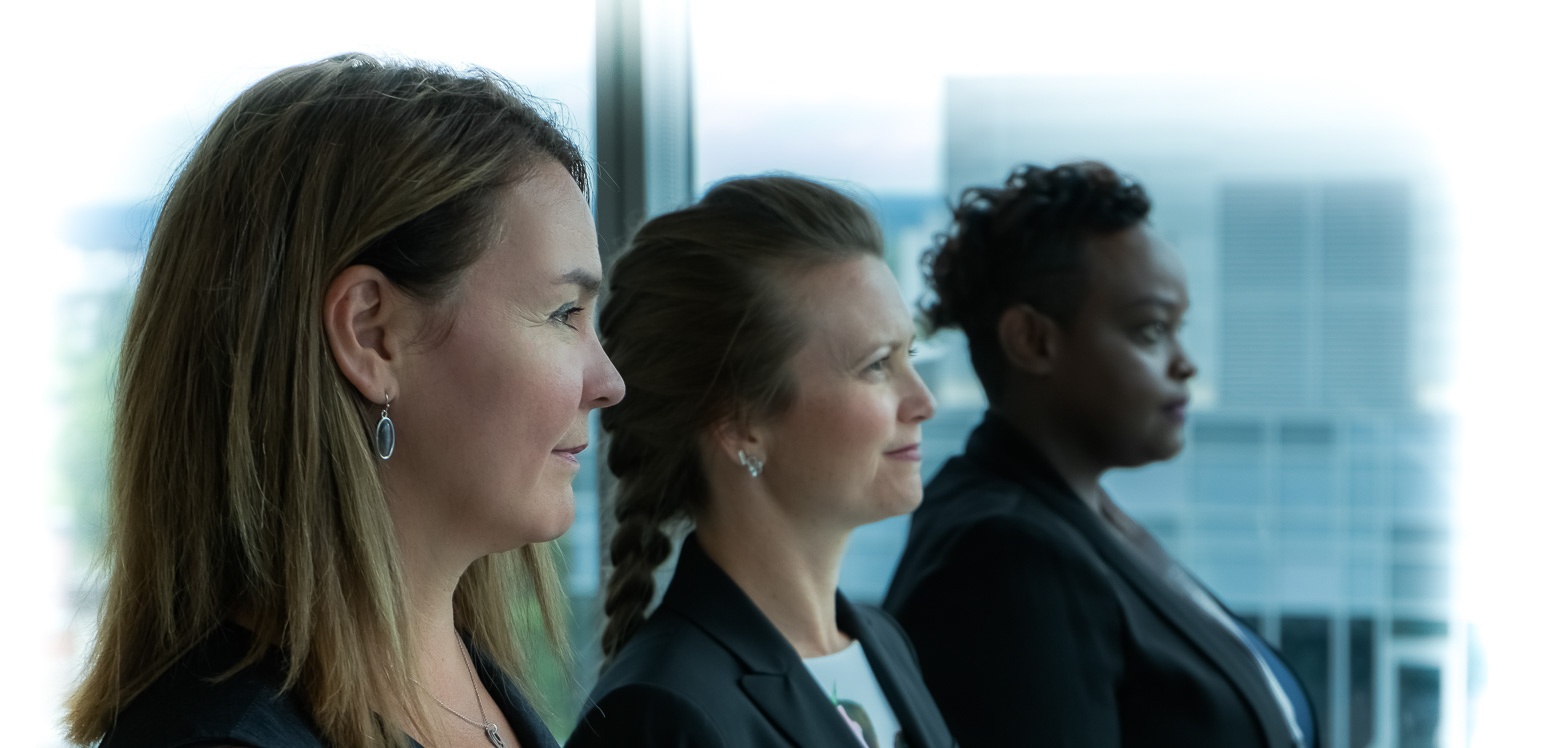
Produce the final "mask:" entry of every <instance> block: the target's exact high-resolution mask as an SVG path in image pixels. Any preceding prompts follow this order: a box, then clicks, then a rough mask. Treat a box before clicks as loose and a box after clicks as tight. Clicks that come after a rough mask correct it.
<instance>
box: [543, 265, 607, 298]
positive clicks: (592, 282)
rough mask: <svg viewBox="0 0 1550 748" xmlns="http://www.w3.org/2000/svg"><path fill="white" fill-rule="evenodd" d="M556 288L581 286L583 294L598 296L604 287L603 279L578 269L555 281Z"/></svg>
mask: <svg viewBox="0 0 1550 748" xmlns="http://www.w3.org/2000/svg"><path fill="white" fill-rule="evenodd" d="M554 285H556V286H579V287H580V288H581V292H582V293H583V294H588V295H591V294H596V293H597V292H598V290H599V289H601V288H602V287H603V279H602V278H599V277H597V275H595V274H593V273H591V272H588V271H586V270H582V269H580V268H577V269H575V270H572V271H570V272H569V273H566V274H564V275H562V276H560V277H559V278H557V279H555V281H554Z"/></svg>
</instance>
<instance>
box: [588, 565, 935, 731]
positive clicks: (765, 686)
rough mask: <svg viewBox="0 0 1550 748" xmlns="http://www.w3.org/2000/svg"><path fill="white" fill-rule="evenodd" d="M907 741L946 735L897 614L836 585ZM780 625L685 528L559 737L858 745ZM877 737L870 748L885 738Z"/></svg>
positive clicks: (840, 606) (843, 611)
mask: <svg viewBox="0 0 1550 748" xmlns="http://www.w3.org/2000/svg"><path fill="white" fill-rule="evenodd" d="M835 603H836V610H835V612H836V617H837V618H838V623H839V627H840V630H842V631H844V632H845V633H847V634H849V635H850V636H851V637H852V638H854V639H856V640H857V641H859V642H861V646H862V649H863V651H864V652H865V653H866V656H867V659H868V660H869V661H870V662H871V665H872V670H873V674H874V675H876V677H877V683H878V685H879V686H880V687H881V688H882V691H883V694H884V695H885V696H886V697H887V698H888V704H889V706H891V707H892V708H893V711H894V715H895V716H896V717H897V718H898V721H899V727H900V728H901V730H902V731H903V737H904V738H905V740H907V741H908V742H907V743H906V744H907V745H909V746H911V747H912V748H947V747H948V746H953V745H956V744H955V743H954V742H953V739H952V736H951V735H949V734H948V732H947V726H946V725H945V724H944V723H943V722H942V716H941V714H940V713H938V712H937V709H936V705H935V704H933V703H932V701H931V696H930V694H929V693H928V692H927V691H926V686H925V684H924V683H922V682H921V679H920V668H919V665H918V663H917V662H916V660H915V653H914V651H913V650H912V649H911V648H910V644H909V641H908V640H907V639H906V638H905V637H904V633H903V632H902V631H901V630H900V629H899V625H898V624H897V623H895V622H894V621H893V619H891V618H889V617H888V615H887V614H885V613H883V612H882V611H880V610H878V609H876V608H872V607H869V606H859V605H852V604H850V602H848V601H847V600H846V599H845V596H844V595H837V597H836V600H835ZM859 745H860V743H859V741H858V740H857V739H856V736H855V734H854V733H852V732H851V731H850V729H849V728H848V727H846V725H845V723H844V722H843V721H842V720H841V719H840V716H839V712H838V711H837V710H836V708H835V707H834V705H833V704H831V703H830V701H829V698H828V697H827V696H826V695H824V693H823V691H822V689H820V688H819V686H818V683H817V682H816V681H814V680H813V678H812V676H811V675H810V674H809V673H808V671H807V668H806V667H805V666H804V665H803V664H802V659H801V657H800V656H799V655H798V654H797V652H796V650H795V649H793V648H792V646H791V644H790V643H788V642H787V641H786V639H785V637H783V636H781V634H780V632H779V631H778V630H776V628H775V626H774V625H773V624H771V623H770V622H769V619H767V618H765V617H764V614H763V613H761V612H760V611H759V609H758V608H757V607H756V606H755V605H754V604H753V601H752V600H749V599H748V596H747V595H746V594H744V593H743V591H742V589H741V588H739V587H738V586H737V583H735V582H733V581H732V579H731V577H728V576H727V575H726V573H725V572H723V571H722V570H721V568H720V567H719V566H717V565H716V564H715V562H714V561H712V560H711V559H710V557H708V556H706V555H705V551H704V550H703V549H701V548H700V544H699V542H698V541H697V540H696V539H695V536H694V535H692V534H691V535H690V536H689V537H688V538H687V539H686V540H685V541H684V545H683V551H682V552H681V553H680V554H679V558H678V568H677V570H676V571H675V572H674V574H673V581H672V583H671V584H670V585H669V586H668V589H667V592H666V594H665V595H664V596H663V598H662V604H661V606H660V607H658V609H657V611H656V612H655V613H653V614H652V616H651V617H650V618H649V619H648V620H647V621H646V623H645V624H644V625H642V626H641V628H640V630H639V631H638V632H636V634H635V636H633V637H632V638H631V639H630V640H629V642H628V643H626V644H625V646H624V649H623V650H622V651H620V652H619V654H618V656H617V657H616V658H615V659H614V661H613V663H612V664H610V665H609V666H608V669H607V670H606V671H605V672H604V673H603V676H602V678H601V679H600V680H599V681H598V684H597V687H596V688H595V689H593V691H592V696H591V698H590V699H589V700H588V707H587V708H586V710H585V711H584V713H583V714H582V716H581V720H580V722H579V724H577V726H576V731H575V732H574V733H573V734H572V735H571V738H570V740H569V741H568V742H567V743H566V746H567V748H591V747H592V746H639V747H640V748H654V747H656V746H683V747H685V748H688V747H690V746H693V747H694V748H700V747H705V748H723V747H724V748H793V747H794V746H799V747H800V748H830V747H832V748H858V746H859ZM892 747H893V743H892V742H891V741H890V742H887V743H884V744H883V745H882V746H879V748H892Z"/></svg>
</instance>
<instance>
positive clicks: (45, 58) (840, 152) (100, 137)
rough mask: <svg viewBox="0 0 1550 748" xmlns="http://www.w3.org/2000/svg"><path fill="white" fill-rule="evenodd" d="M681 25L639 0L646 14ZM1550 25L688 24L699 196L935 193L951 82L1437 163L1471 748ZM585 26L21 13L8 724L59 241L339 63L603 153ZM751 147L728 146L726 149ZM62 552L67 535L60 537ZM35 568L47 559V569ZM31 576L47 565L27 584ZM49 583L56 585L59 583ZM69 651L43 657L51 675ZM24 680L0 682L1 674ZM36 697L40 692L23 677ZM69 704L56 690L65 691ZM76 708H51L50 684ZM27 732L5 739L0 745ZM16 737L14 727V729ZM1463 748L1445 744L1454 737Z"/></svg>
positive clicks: (1544, 565)
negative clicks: (382, 58)
mask: <svg viewBox="0 0 1550 748" xmlns="http://www.w3.org/2000/svg"><path fill="white" fill-rule="evenodd" d="M678 1H679V0H641V2H642V3H643V4H644V7H646V8H647V9H648V11H650V9H651V8H653V7H661V6H663V5H664V4H666V3H671V2H678ZM1540 8H1542V4H1540V3H1531V2H1503V1H1501V0H1494V1H1490V0H1488V1H1486V2H1474V3H1469V4H1463V3H1446V4H1444V3H1429V2H1416V1H1414V0H1411V1H1408V2H1391V1H1381V2H1379V1H1375V0H1300V1H1299V2H1296V3H1292V2H1282V3H1274V4H1270V3H1246V2H1242V1H1241V0H1232V1H1226V0H1218V1H1209V2H1207V1H1204V0H1184V1H1182V2H1167V3H1163V2H1156V0H1125V1H1123V2H1117V1H1112V0H1111V1H1107V2H1104V1H1096V2H1082V3H1028V2H1020V1H1019V2H991V1H990V0H953V2H945V3H923V2H910V1H905V0H875V1H874V0H865V1H863V0H782V2H779V3H770V4H768V5H763V6H760V5H756V4H754V3H751V2H745V1H741V0H716V1H712V0H696V1H695V2H693V10H694V22H693V32H694V35H695V49H694V55H695V59H696V61H697V62H698V67H697V69H696V77H695V82H696V86H697V87H698V88H697V90H696V92H695V95H696V98H697V100H698V101H699V103H700V105H701V106H700V109H699V110H698V111H697V118H698V119H697V122H696V128H697V131H698V132H699V133H700V135H701V138H702V141H703V143H704V147H703V148H702V151H701V163H700V164H699V168H700V175H701V178H702V180H706V179H711V178H714V177H717V176H722V175H725V174H729V173H736V172H746V171H759V170H763V169H768V168H777V167H778V168H783V169H788V170H793V171H798V172H807V173H813V174H817V175H824V176H841V177H845V178H848V179H852V180H855V181H858V182H861V183H863V184H865V185H866V186H868V187H869V188H871V189H873V190H874V191H878V192H921V191H928V190H935V189H939V188H940V183H941V180H942V174H941V163H940V160H941V142H942V114H941V111H940V106H941V97H942V91H943V81H944V79H945V78H946V77H947V76H950V75H1038V76H1056V75H1112V76H1136V75H1143V74H1146V75H1159V74H1163V75H1202V76H1205V75H1209V76H1212V77H1223V76H1225V77H1230V78H1237V79H1240V80H1243V81H1248V82H1250V83H1255V84H1259V85H1264V86H1276V85H1282V84H1285V83H1295V84H1297V85H1301V86H1310V85H1311V86H1317V87H1321V88H1327V89H1328V90H1329V91H1330V93H1331V95H1332V96H1344V97H1352V98H1357V99H1362V100H1364V101H1367V102H1369V103H1370V104H1372V105H1373V106H1376V107H1379V108H1381V109H1384V110H1387V111H1391V112H1393V113H1395V114H1396V116H1398V117H1400V118H1402V119H1403V120H1405V121H1407V122H1410V123H1413V124H1414V126H1415V128H1416V129H1417V130H1418V131H1419V132H1421V133H1423V135H1424V136H1425V137H1427V138H1428V139H1429V141H1430V142H1431V143H1432V146H1433V147H1434V149H1435V152H1436V153H1437V156H1438V160H1439V162H1440V163H1441V164H1442V166H1443V169H1444V172H1445V174H1446V176H1447V179H1448V189H1449V190H1450V193H1451V195H1452V198H1453V199H1452V203H1453V216H1452V219H1451V221H1450V222H1449V225H1450V226H1451V227H1452V234H1453V235H1452V240H1453V242H1452V243H1453V245H1454V246H1455V247H1456V248H1457V249H1458V252H1459V255H1458V257H1459V263H1458V267H1459V268H1460V275H1459V278H1458V285H1457V289H1456V290H1457V293H1458V298H1459V302H1460V309H1461V310H1462V311H1461V315H1460V318H1459V319H1458V321H1457V325H1458V327H1457V334H1456V335H1455V338H1456V339H1457V340H1459V345H1460V348H1459V356H1460V364H1459V367H1458V369H1459V371H1458V377H1459V381H1458V383H1457V387H1458V393H1459V394H1458V397H1457V402H1458V403H1459V404H1460V406H1461V408H1462V417H1463V424H1464V443H1463V445H1462V447H1461V449H1462V451H1461V454H1460V459H1461V476H1462V477H1461V481H1462V482H1461V484H1460V486H1459V487H1458V490H1459V494H1458V495H1459V496H1461V497H1463V501H1462V502H1461V506H1460V515H1459V523H1460V527H1461V535H1462V537H1463V538H1464V542H1463V546H1462V548H1461V553H1462V556H1461V569H1462V574H1463V575H1464V576H1463V578H1462V579H1461V580H1460V584H1459V586H1458V589H1460V590H1461V596H1460V599H1459V603H1460V606H1461V613H1460V615H1461V616H1467V617H1468V618H1469V619H1470V620H1473V621H1475V622H1477V623H1478V624H1479V625H1480V631H1481V633H1482V637H1483V640H1484V642H1485V645H1486V647H1487V656H1488V657H1489V658H1490V661H1491V668H1490V671H1489V673H1488V685H1487V690H1486V693H1485V697H1484V698H1483V700H1482V703H1481V706H1480V712H1479V714H1478V715H1477V719H1478V728H1477V735H1476V737H1477V740H1476V742H1475V745H1479V746H1492V747H1494V746H1501V747H1503V748H1509V747H1512V746H1517V745H1522V742H1521V738H1522V736H1525V735H1543V725H1542V719H1541V716H1542V715H1541V712H1542V710H1543V705H1544V703H1545V702H1546V700H1547V697H1550V688H1547V686H1546V685H1545V684H1546V683H1547V682H1550V681H1547V680H1546V677H1545V674H1546V673H1550V644H1547V637H1546V636H1545V635H1544V634H1542V633H1541V631H1542V630H1543V629H1544V626H1545V623H1546V621H1547V620H1550V619H1547V615H1546V614H1547V612H1550V611H1547V610H1546V607H1545V602H1544V600H1545V595H1544V594H1543V593H1542V592H1540V590H1542V589H1544V587H1545V583H1544V581H1543V578H1542V576H1541V575H1542V574H1544V573H1545V572H1546V571H1547V570H1550V544H1546V543H1545V542H1544V541H1543V537H1544V535H1545V534H1546V532H1547V530H1550V501H1547V499H1550V491H1547V490H1546V488H1545V482H1546V481H1545V475H1544V470H1543V468H1542V467H1541V464H1542V463H1543V462H1544V459H1545V458H1544V454H1545V452H1546V451H1547V448H1550V438H1547V437H1546V436H1544V431H1545V429H1544V425H1545V424H1547V423H1550V404H1547V399H1546V398H1544V397H1542V396H1540V394H1539V392H1538V387H1539V386H1542V383H1541V381H1540V380H1541V379H1542V378H1543V377H1544V375H1545V372H1547V368H1546V363H1547V360H1546V357H1545V354H1544V350H1545V343H1544V342H1543V338H1544V335H1543V333H1542V332H1541V331H1540V330H1539V329H1538V328H1537V325H1536V326H1534V327H1532V328H1531V327H1530V326H1529V324H1528V322H1527V320H1528V319H1529V315H1530V311H1529V310H1530V308H1531V307H1530V304H1531V303H1533V302H1534V301H1537V300H1538V299H1540V298H1542V297H1544V296H1545V293H1546V290H1547V288H1546V284H1547V278H1550V273H1547V271H1550V261H1547V257H1550V251H1547V250H1550V247H1547V246H1546V244H1547V242H1546V241H1545V239H1544V232H1543V230H1542V228H1541V226H1540V223H1541V221H1538V220H1533V219H1531V218H1530V217H1538V216H1541V215H1543V214H1544V211H1545V208H1544V206H1545V205H1546V204H1547V198H1550V194H1547V189H1546V186H1545V182H1544V179H1545V177H1544V176H1543V175H1545V174H1550V152H1547V145H1546V138H1545V133H1546V132H1550V127H1547V124H1550V121H1547V117H1546V113H1545V111H1543V108H1544V106H1543V105H1544V98H1545V92H1546V90H1547V86H1546V81H1545V72H1546V71H1547V70H1550V64H1547V61H1546V59H1545V56H1546V53H1545V51H1544V50H1545V49H1546V47H1547V45H1545V44H1544V41H1543V29H1544V28H1546V26H1545V23H1544V20H1545V19H1544V18H1543V16H1542V13H1543V11H1542V10H1540ZM593 24H594V16H593V10H592V6H591V4H590V3H587V2H575V1H574V0H571V1H568V2H560V1H557V0H545V1H541V2H540V1H535V0H512V1H509V2H485V3H470V2H455V1H454V2H447V3H442V4H438V5H436V6H431V5H427V4H425V3H423V2H413V3H411V2H403V1H402V0H389V1H387V2H374V3H367V4H363V3H360V2H349V3H345V2H339V1H338V0H309V1H308V2H297V1H296V0H279V1H277V2H265V3H262V4H253V3H210V2H166V1H163V0H150V1H148V2H107V1H104V0H98V1H96V2H86V3H42V2H33V3H29V4H27V5H26V6H24V7H20V8H9V9H8V10H7V20H6V24H5V27H4V28H3V29H0V55H3V57H0V62H3V63H4V69H6V70H7V71H8V72H9V75H8V76H7V78H8V80H7V84H6V95H5V101H6V103H5V104H4V111H5V116H4V118H3V119H0V149H3V161H0V164H3V173H4V174H5V176H6V178H5V180H4V182H3V185H0V218H3V219H4V223H3V225H4V226H5V227H6V241H5V243H4V244H3V245H0V252H4V258H5V259H4V267H6V269H7V270H8V271H9V272H8V277H9V279H10V283H9V284H8V287H7V289H6V291H5V293H0V320H4V323H3V324H4V325H5V328H4V331H5V334H6V339H7V341H8V343H9V347H10V350H11V353H10V354H9V355H7V356H6V365H5V366H3V367H0V402H4V403H5V405H4V409H3V410H0V412H3V413H4V414H5V416H6V418H5V422H6V423H8V424H9V426H8V427H6V428H3V429H0V476H4V477H3V478H0V495H4V496H6V497H7V499H6V504H5V505H4V509H3V512H4V514H3V517H4V518H5V519H4V520H3V521H0V589H4V590H6V591H7V601H8V602H9V603H10V604H11V605H12V612H11V613H10V614H8V615H6V616H4V617H0V661H4V662H6V663H8V665H10V666H11V667H9V668H8V675H7V678H6V681H7V682H8V683H9V685H3V686H0V715H4V717H0V721H4V722H5V723H6V724H8V725H21V726H22V727H20V728H19V729H20V732H19V733H16V734H14V735H12V736H11V737H10V738H8V739H13V744H16V745H36V746H45V745H53V744H54V743H53V740H54V738H52V735H53V734H54V733H53V728H52V726H51V725H50V724H49V722H50V720H47V719H43V718H41V717H40V716H39V715H49V714H51V713H52V710H53V709H54V704H55V703H57V692H54V693H51V692H50V691H49V689H47V688H37V687H35V686H34V685H33V684H36V683H55V681H53V680H50V678H53V677H54V676H52V675H50V674H49V673H51V672H53V671H52V670H50V668H52V667H53V665H51V664H50V663H51V662H52V660H50V659H49V657H50V656H51V655H50V653H51V652H52V651H54V650H53V649H50V647H51V646H53V645H51V644H50V642H51V641H53V640H51V639H50V638H49V637H50V636H52V635H53V634H52V633H51V632H52V631H53V629H52V628H51V627H53V626H55V624H56V623H57V622H56V621H55V620H54V618H52V617H51V616H45V615H33V614H32V613H31V612H30V611H33V610H41V609H45V608H48V609H54V608H57V607H58V606H59V605H61V604H62V598H61V594H60V592H59V590H60V589H61V588H62V586H63V585H64V583H65V580H64V576H63V575H64V574H65V571H64V570H63V568H62V561H60V560H59V559H54V557H53V556H52V555H49V554H55V555H57V554H56V553H55V551H56V550H57V549H53V546H50V545H48V544H47V543H46V542H45V541H44V540H40V538H48V537H50V535H49V533H50V532H54V531H53V530H52V529H51V528H54V527H55V526H56V525H57V524H58V522H57V517H56V516H55V514H51V510H50V509H49V506H50V499H49V496H50V492H51V491H52V490H53V482H54V480H55V478H54V477H53V473H52V470H53V465H54V463H53V457H52V445H53V444H55V443H57V440H58V439H61V438H68V436H69V435H67V434H60V433H58V426H57V421H58V417H57V408H56V407H55V404H54V402H53V400H52V399H51V397H52V395H53V393H54V392H55V389H54V383H55V382H56V381H57V375H58V372H57V371H56V369H55V368H54V366H55V364H54V363H53V362H54V360H55V358H56V355H57V351H56V350H55V341H56V340H57V338H58V322H59V316H58V310H59V308H60V299H61V298H62V294H64V293H66V292H67V291H68V290H69V289H71V288H75V287H77V286H78V285H79V283H80V282H81V274H82V272H83V270H82V268H81V259H80V257H79V256H78V255H77V254H75V253H73V250H71V248H69V247H67V246H65V245H64V243H63V240H62V238H61V234H60V227H61V225H62V222H63V221H64V220H65V217H66V216H68V215H69V214H70V213H71V212H72V211H74V210H75V209H77V208H79V207H81V206H87V205H97V204H105V203H107V204H112V203H127V202H134V201H141V200H145V199H147V198H152V197H154V196H155V195H156V194H158V193H159V192H160V191H161V190H162V189H163V188H164V186H165V184H166V181H167V180H168V179H169V178H170V177H171V176H172V174H173V173H174V170H175V166H176V164H177V162H178V161H179V159H180V158H181V157H182V155H183V154H184V153H185V152H186V151H187V149H188V148H189V146H190V145H191V144H192V142H193V140H194V139H195V138H196V137H197V135H198V134H199V132H200V130H201V129H202V128H203V127H204V126H205V124H206V123H207V122H208V120H209V119H210V117H211V116H213V114H214V113H215V111H216V110H217V109H218V108H219V107H220V106H221V105H223V104H224V103H225V102H226V101H227V100H229V99H230V98H231V96H233V95H234V94H235V93H236V92H237V91H238V90H240V89H241V88H242V87H244V86H245V85H247V84H248V83H250V82H252V81H253V80H256V79H257V78H259V77H261V76H262V75H264V74H266V73H268V72H271V71H273V70H274V69H277V68H279V67H282V66H285V65H289V64H293V63H297V62H301V61H306V60H310V59H316V58H318V57H323V56H326V55H329V54H333V53H337V52H340V51H346V50H360V51H368V52H399V53H404V54H408V55H411V56H417V57H424V58H429V59H435V60H442V61H448V62H476V63H479V64H483V65H485V66H488V67H493V68H496V69H497V70H500V71H501V72H503V73H505V74H507V75H509V76H511V77H512V78H514V79H516V80H517V81H519V82H523V83H526V84H528V85H530V86H532V87H533V88H534V89H535V90H536V91H537V92H538V93H540V94H541V95H546V96H551V97H555V98H558V99H561V100H563V101H565V102H567V103H568V104H569V105H570V106H571V108H572V110H573V112H574V114H575V116H576V118H577V124H578V125H580V126H581V129H582V130H583V131H587V130H590V125H589V123H588V121H587V120H588V119H589V118H590V117H591V84H592V75H593V72H592V71H593V68H592V55H593V48H592V41H591V40H592V34H593V31H594V29H593ZM739 143H742V144H746V145H745V146H742V147H738V146H737V144H739ZM56 534H57V533H56ZM51 549H52V550H51ZM40 559H41V560H40ZM50 559H53V560H50ZM55 648H56V649H57V647H55ZM13 663H14V664H13ZM34 676H36V677H34ZM56 680H57V679H56ZM56 685H58V686H59V687H61V688H62V687H63V685H64V684H63V682H58V683H56ZM10 717H14V719H12V718H10ZM23 718H25V719H23ZM1448 727H1449V729H1450V733H1449V738H1450V741H1451V742H1450V743H1449V744H1450V745H1462V742H1461V736H1462V726H1461V725H1459V724H1453V725H1449V726H1448Z"/></svg>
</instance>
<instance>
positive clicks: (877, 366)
mask: <svg viewBox="0 0 1550 748" xmlns="http://www.w3.org/2000/svg"><path fill="white" fill-rule="evenodd" d="M897 352H898V351H889V352H888V355H886V356H883V357H882V358H880V359H877V360H876V361H873V362H872V363H870V364H867V367H866V371H868V372H880V371H882V370H883V369H884V365H885V364H887V363H888V360H889V359H891V358H893V357H894V354H896V353H897ZM918 353H920V350H919V349H918V348H916V347H915V346H914V345H911V346H910V347H909V349H908V350H907V351H906V354H907V355H908V356H909V357H910V358H914V357H915V356H916V354H918Z"/></svg>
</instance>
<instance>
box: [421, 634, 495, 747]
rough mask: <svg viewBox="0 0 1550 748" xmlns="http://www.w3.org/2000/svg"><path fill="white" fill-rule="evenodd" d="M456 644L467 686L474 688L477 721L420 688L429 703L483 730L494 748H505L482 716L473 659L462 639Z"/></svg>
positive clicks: (481, 704)
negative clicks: (432, 702)
mask: <svg viewBox="0 0 1550 748" xmlns="http://www.w3.org/2000/svg"><path fill="white" fill-rule="evenodd" d="M457 644H458V651H460V652H462V653H463V667H464V668H467V670H468V684H469V685H471V686H473V687H474V703H475V704H478V705H479V721H478V722H475V721H473V720H471V719H469V718H467V717H464V716H463V715H462V714H461V713H459V712H458V710H456V709H453V708H452V707H450V706H447V702H445V701H442V700H441V699H438V698H436V694H433V693H431V690H430V689H429V688H425V687H424V686H420V687H421V688H425V693H426V694H428V695H429V696H430V697H431V701H434V702H436V703H437V704H439V705H440V706H441V708H442V709H445V710H447V711H448V712H450V713H451V714H452V716H454V717H457V718H458V719H460V720H463V721H464V722H467V723H468V724H470V725H473V726H474V727H477V728H479V729H481V730H484V737H485V738H487V739H488V740H489V741H490V745H492V746H495V748H506V741H504V740H501V734H500V728H498V727H496V726H495V723H494V722H491V721H490V720H489V718H488V717H486V716H485V715H484V699H481V698H479V680H478V679H477V678H475V677H474V661H473V658H471V657H469V656H468V648H467V647H465V646H463V640H462V639H458V642H457Z"/></svg>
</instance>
